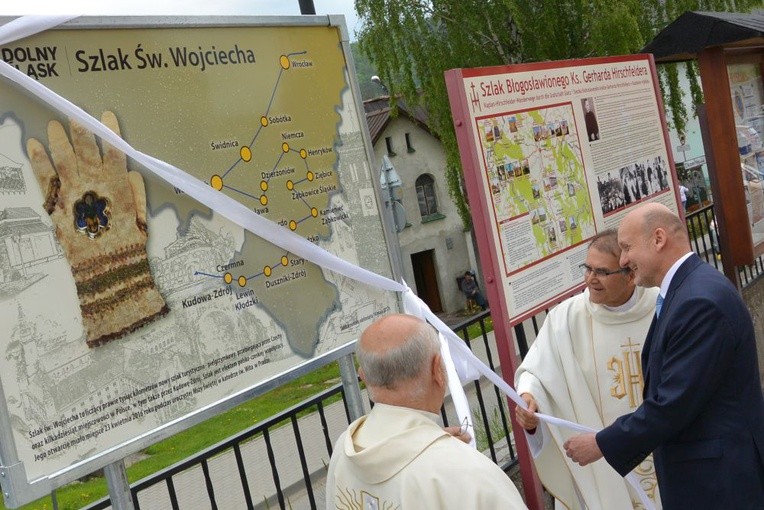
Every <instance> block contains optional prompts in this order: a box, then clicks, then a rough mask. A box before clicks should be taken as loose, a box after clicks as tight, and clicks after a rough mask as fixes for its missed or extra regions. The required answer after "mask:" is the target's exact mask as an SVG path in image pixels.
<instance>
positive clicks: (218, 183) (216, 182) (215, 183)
mask: <svg viewBox="0 0 764 510" xmlns="http://www.w3.org/2000/svg"><path fill="white" fill-rule="evenodd" d="M210 186H212V187H213V188H215V189H216V190H218V191H220V190H221V189H223V178H222V177H220V176H219V175H217V174H215V175H213V176H212V178H211V179H210Z"/></svg>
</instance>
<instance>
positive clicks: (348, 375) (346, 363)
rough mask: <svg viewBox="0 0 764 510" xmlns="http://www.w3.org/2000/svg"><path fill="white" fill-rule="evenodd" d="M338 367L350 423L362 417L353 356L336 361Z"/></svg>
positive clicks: (348, 355) (359, 391)
mask: <svg viewBox="0 0 764 510" xmlns="http://www.w3.org/2000/svg"><path fill="white" fill-rule="evenodd" d="M337 363H339V365H340V377H341V378H342V387H343V388H344V390H345V402H346V403H347V406H348V412H349V413H350V419H351V421H353V420H357V419H358V418H360V417H361V416H363V415H364V410H363V399H362V398H361V386H360V385H359V384H358V372H356V369H355V364H354V363H353V355H352V354H346V355H344V356H342V357H341V358H340V359H338V360H337Z"/></svg>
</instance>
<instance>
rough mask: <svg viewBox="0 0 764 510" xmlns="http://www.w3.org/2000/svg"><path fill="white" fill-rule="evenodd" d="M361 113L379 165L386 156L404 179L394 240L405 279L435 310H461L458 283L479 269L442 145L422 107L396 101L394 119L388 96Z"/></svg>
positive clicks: (399, 193)
mask: <svg viewBox="0 0 764 510" xmlns="http://www.w3.org/2000/svg"><path fill="white" fill-rule="evenodd" d="M364 109H365V110H366V120H367V122H368V124H369V133H370V135H371V141H372V144H373V145H374V154H375V160H376V162H377V165H380V164H381V162H382V160H383V156H385V155H386V156H388V158H389V160H390V162H391V163H392V164H393V166H394V167H395V170H396V171H397V172H398V174H399V175H400V177H401V180H402V186H401V188H400V190H399V191H398V198H399V199H400V200H401V202H402V204H403V206H404V208H405V211H406V220H407V221H406V226H405V228H404V229H403V230H402V231H401V232H400V233H399V234H398V239H399V241H400V247H401V258H402V262H403V278H404V279H405V280H406V283H408V284H409V286H411V288H412V289H414V290H415V291H416V293H417V295H418V296H419V297H420V298H422V300H423V301H425V302H426V303H427V304H428V305H429V307H430V309H431V310H432V311H433V312H435V313H439V312H449V313H450V312H456V311H458V310H461V309H464V307H465V302H466V300H465V297H464V295H463V294H462V293H461V291H460V290H459V288H458V287H457V283H456V279H457V277H459V276H462V275H463V274H464V272H465V271H467V270H473V271H476V272H478V267H477V263H476V256H475V252H474V248H473V243H472V240H471V233H470V232H469V231H467V232H465V231H464V227H463V225H462V221H461V219H460V218H459V213H458V212H457V209H456V206H455V205H454V203H453V201H452V200H451V198H450V196H449V194H448V185H447V183H446V176H445V169H446V154H445V151H444V150H443V145H442V144H441V143H440V140H439V139H438V138H437V137H436V136H435V135H433V133H432V132H431V131H430V129H429V127H428V122H427V121H428V118H427V114H426V112H425V111H424V110H422V109H420V108H413V109H411V110H409V109H408V108H407V107H406V105H405V104H401V103H400V102H399V103H398V116H397V117H393V116H392V115H391V110H390V101H389V98H388V97H382V98H377V99H372V100H369V101H366V102H364ZM481 288H482V286H481Z"/></svg>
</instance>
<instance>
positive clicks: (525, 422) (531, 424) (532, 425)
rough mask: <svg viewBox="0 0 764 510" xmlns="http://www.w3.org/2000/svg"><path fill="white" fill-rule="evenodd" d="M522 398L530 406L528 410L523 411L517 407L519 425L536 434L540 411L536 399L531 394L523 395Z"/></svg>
mask: <svg viewBox="0 0 764 510" xmlns="http://www.w3.org/2000/svg"><path fill="white" fill-rule="evenodd" d="M520 397H521V398H522V399H523V400H524V401H525V403H526V404H528V409H527V410H526V409H523V408H522V407H520V406H517V407H515V412H516V413H517V414H516V417H517V423H519V424H520V426H521V427H522V428H524V429H525V430H527V431H528V432H531V433H533V432H535V431H536V427H538V426H539V419H538V417H536V411H538V404H536V399H535V398H533V395H531V394H530V393H523V394H522V395H520Z"/></svg>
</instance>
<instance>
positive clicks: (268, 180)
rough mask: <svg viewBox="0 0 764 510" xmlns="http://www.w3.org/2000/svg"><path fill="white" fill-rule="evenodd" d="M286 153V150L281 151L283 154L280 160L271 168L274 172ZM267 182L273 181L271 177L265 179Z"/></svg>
mask: <svg viewBox="0 0 764 510" xmlns="http://www.w3.org/2000/svg"><path fill="white" fill-rule="evenodd" d="M284 154H285V152H284V151H281V155H280V156H279V159H278V161H276V164H275V165H273V168H272V169H271V172H273V171H274V170H276V167H278V166H279V163H281V158H283V157H284ZM265 182H266V183H270V182H271V177H268V178H267V179H265Z"/></svg>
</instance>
